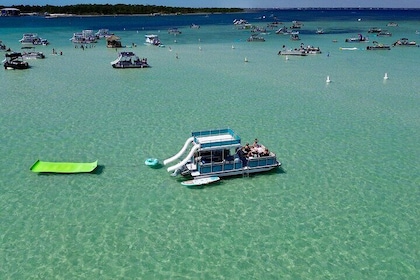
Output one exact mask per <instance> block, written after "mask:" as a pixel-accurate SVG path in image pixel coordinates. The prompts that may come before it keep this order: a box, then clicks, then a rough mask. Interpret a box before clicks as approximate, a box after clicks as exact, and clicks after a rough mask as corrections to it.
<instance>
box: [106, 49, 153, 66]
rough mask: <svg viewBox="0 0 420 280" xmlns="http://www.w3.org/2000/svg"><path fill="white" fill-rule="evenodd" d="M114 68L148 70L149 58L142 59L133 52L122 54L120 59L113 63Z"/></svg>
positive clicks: (119, 56)
mask: <svg viewBox="0 0 420 280" xmlns="http://www.w3.org/2000/svg"><path fill="white" fill-rule="evenodd" d="M111 65H112V67H114V68H120V69H124V68H125V69H127V68H148V67H150V66H149V64H148V63H147V58H142V59H140V58H139V57H138V56H137V55H135V54H134V53H133V52H120V53H119V55H118V58H117V59H116V60H114V61H112V62H111Z"/></svg>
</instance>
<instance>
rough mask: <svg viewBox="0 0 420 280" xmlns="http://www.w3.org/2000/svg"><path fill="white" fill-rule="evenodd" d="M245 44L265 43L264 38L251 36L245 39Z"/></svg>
mask: <svg viewBox="0 0 420 280" xmlns="http://www.w3.org/2000/svg"><path fill="white" fill-rule="evenodd" d="M246 40H247V42H265V39H264V37H262V36H258V35H255V34H253V35H251V36H250V37H249V38H248V39H246Z"/></svg>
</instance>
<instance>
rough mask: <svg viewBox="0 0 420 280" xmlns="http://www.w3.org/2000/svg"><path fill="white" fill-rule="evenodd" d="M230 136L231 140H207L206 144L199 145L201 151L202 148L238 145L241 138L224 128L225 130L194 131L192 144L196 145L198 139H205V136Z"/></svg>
mask: <svg viewBox="0 0 420 280" xmlns="http://www.w3.org/2000/svg"><path fill="white" fill-rule="evenodd" d="M226 134H228V135H230V136H231V137H232V140H219V139H215V140H209V141H206V143H201V147H200V148H201V149H204V148H211V147H217V146H227V145H240V143H241V138H240V137H239V135H237V134H236V133H235V132H234V131H233V130H232V129H230V128H225V129H213V130H204V131H196V132H192V136H193V137H194V142H195V143H198V142H199V141H198V139H197V138H198V137H206V136H217V135H226Z"/></svg>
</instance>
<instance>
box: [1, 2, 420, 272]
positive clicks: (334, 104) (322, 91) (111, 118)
mask: <svg viewBox="0 0 420 280" xmlns="http://www.w3.org/2000/svg"><path fill="white" fill-rule="evenodd" d="M272 14H273V15H275V16H277V18H278V21H281V22H282V23H284V25H287V26H290V25H291V22H292V21H293V20H299V21H302V23H303V24H304V25H303V27H302V29H301V30H300V33H299V36H300V38H301V40H300V41H297V42H294V41H291V40H290V37H289V36H287V35H278V34H276V33H275V31H276V29H275V28H273V29H269V30H267V31H266V32H265V33H266V34H264V35H261V36H263V37H264V38H265V42H247V38H248V37H249V36H250V30H247V29H241V28H238V26H235V25H233V20H234V19H240V18H244V19H246V20H247V21H248V22H249V23H251V24H254V25H257V26H261V27H265V26H266V25H267V24H268V23H270V22H272V21H274V20H273V19H272ZM418 18H419V17H418V11H398V12H395V11H358V10H352V11H340V12H337V11H288V12H285V11H282V12H279V11H274V10H273V11H258V12H255V13H243V14H218V15H208V16H206V15H186V16H184V15H181V16H170V17H138V16H134V17H129V16H124V17H109V16H107V17H100V18H99V20H98V17H78V18H57V19H48V20H47V19H44V18H39V17H20V18H0V23H1V24H0V26H1V27H0V31H1V32H0V34H1V38H0V40H2V41H3V43H4V44H6V46H8V47H10V48H11V49H12V50H18V51H21V49H20V48H21V45H20V43H19V39H20V38H22V34H23V33H28V32H34V33H38V35H39V36H40V37H42V38H47V39H48V40H49V41H50V44H49V45H48V46H36V48H35V50H36V51H42V52H44V54H45V55H46V58H45V59H43V60H41V59H38V60H28V61H29V64H30V66H31V68H30V69H27V70H22V71H18V70H4V71H3V69H2V71H0V81H1V84H2V90H1V91H0V104H1V106H0V115H1V119H2V124H1V126H0V135H1V136H0V137H1V138H0V139H1V143H2V148H1V150H0V151H1V152H0V158H1V159H0V167H1V169H2V170H3V174H2V176H0V186H1V190H2V191H1V192H0V198H1V200H2V204H1V208H0V209H1V211H0V228H1V229H2V233H1V234H0V238H1V243H0V258H1V259H2V260H3V262H2V267H1V268H0V271H1V273H2V274H3V275H5V279H28V278H44V279H49V278H63V279H92V278H101V279H228V278H229V279H249V278H253V279H280V278H281V279H283V278H284V279H299V278H300V279H302V278H309V279H325V278H332V279H343V278H349V279H385V278H392V279H394V278H396V279H417V278H418V277H419V276H420V271H419V270H420V268H419V263H418V251H419V245H418V235H419V225H418V224H419V223H418V217H419V216H420V207H419V199H420V191H419V186H420V179H419V176H418V174H420V170H419V169H420V164H419V163H420V162H419V158H420V148H419V145H418V142H419V139H420V135H419V134H420V121H419V120H420V112H419V110H418V108H419V105H420V96H419V87H418V85H419V83H418V80H419V79H418V78H419V75H418V65H419V63H420V56H419V54H420V48H419V47H404V46H403V47H401V46H396V47H392V48H391V50H380V51H367V50H366V46H368V45H371V43H372V41H374V40H378V41H379V42H380V43H384V44H392V43H394V42H395V41H396V40H398V39H400V38H404V37H406V38H408V39H410V40H415V41H417V43H420V37H419V35H418V34H416V30H420V21H419V20H418ZM358 19H361V20H360V21H359V20H358ZM389 22H397V23H398V26H397V27H388V26H387V24H388V23H389ZM193 23H194V24H199V25H200V28H199V29H193V28H190V25H191V24H193ZM172 27H178V28H179V29H180V30H181V31H182V34H180V35H177V36H174V35H173V34H168V29H169V28H172ZM279 27H281V25H279ZM320 27H321V28H323V29H324V31H325V34H321V35H319V34H316V30H317V29H318V28H320ZM372 27H381V28H383V29H387V30H388V31H391V32H392V33H393V34H392V36H391V37H376V36H375V35H373V34H368V33H367V32H368V30H369V29H370V28H372ZM100 28H109V30H110V31H111V32H113V33H115V35H117V36H119V37H120V38H121V41H122V44H123V45H124V46H127V48H124V49H119V50H115V49H110V48H107V47H106V43H105V40H104V39H102V40H100V41H98V43H96V44H91V45H88V46H87V47H85V48H83V49H82V48H80V46H78V47H77V48H76V47H75V46H74V45H73V44H72V43H71V42H70V41H69V39H70V38H71V36H72V35H73V33H75V32H79V31H81V30H83V29H92V30H94V31H97V30H98V29H100ZM359 33H362V34H363V35H365V36H368V37H369V41H370V42H369V43H346V42H345V39H346V38H350V37H354V36H357V34H359ZM146 34H157V35H159V38H160V39H161V41H162V43H163V44H164V45H165V47H163V48H159V47H153V46H146V45H144V39H145V38H144V36H145V35H146ZM334 41H336V42H334ZM301 43H304V45H313V46H316V47H319V48H320V49H321V50H322V53H321V54H318V55H307V56H305V57H295V56H288V57H287V59H286V57H285V56H281V55H278V52H279V51H280V50H281V49H282V46H283V45H285V46H286V47H287V48H289V47H290V48H298V47H299V46H300V44H301ZM133 46H135V47H133ZM343 48H356V50H343ZM53 49H54V50H55V51H56V52H57V54H54V55H53V53H52V50H53ZM122 50H124V51H133V52H134V53H136V55H138V56H139V57H140V58H143V57H144V58H147V60H148V63H149V64H150V66H151V67H150V68H146V69H113V68H112V67H111V64H110V62H111V61H113V60H115V59H116V58H117V55H118V51H122ZM60 52H61V53H62V55H60ZM3 54H4V52H1V53H0V55H3ZM245 60H247V62H245ZM385 73H386V74H387V76H388V77H389V78H388V79H384V75H385ZM327 76H329V77H330V79H331V82H330V83H326V78H327ZM227 127H229V128H232V129H234V130H235V132H236V133H238V134H239V135H240V136H241V138H242V141H243V143H246V142H250V143H252V141H253V140H254V139H255V138H258V139H259V140H260V141H261V143H263V144H264V145H265V146H267V147H268V148H269V149H270V151H273V152H275V153H276V155H277V157H278V159H279V161H281V163H282V168H279V169H276V170H274V171H272V172H268V173H265V174H258V175H252V176H249V177H241V176H239V177H235V178H226V179H225V178H223V179H222V180H220V181H219V182H217V183H215V184H211V185H208V186H207V187H204V188H198V189H190V188H187V187H185V186H182V185H181V182H182V181H183V180H184V179H183V178H182V177H179V176H178V177H172V176H171V174H170V173H168V172H167V171H166V168H165V167H163V168H160V169H152V168H150V167H148V166H146V165H145V164H144V162H145V160H146V159H147V158H158V159H159V160H160V161H163V160H164V159H166V158H169V157H171V156H173V155H174V154H176V153H177V152H178V151H179V150H180V149H181V147H182V145H183V144H184V142H185V140H186V139H187V138H188V137H190V136H191V132H192V131H199V130H206V129H219V128H227ZM38 159H40V160H45V161H70V162H92V161H95V160H98V164H99V166H100V170H99V172H96V173H93V174H72V175H59V174H48V175H39V174H36V173H33V172H31V171H30V170H29V168H30V167H31V165H32V164H33V163H34V162H35V161H36V160H38Z"/></svg>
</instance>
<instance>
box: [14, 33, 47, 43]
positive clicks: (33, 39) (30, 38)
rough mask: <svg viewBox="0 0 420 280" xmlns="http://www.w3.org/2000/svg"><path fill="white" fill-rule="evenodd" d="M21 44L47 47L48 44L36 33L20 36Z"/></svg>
mask: <svg viewBox="0 0 420 280" xmlns="http://www.w3.org/2000/svg"><path fill="white" fill-rule="evenodd" d="M19 42H20V43H21V44H24V45H44V46H46V45H48V44H49V42H48V40H47V39H42V38H40V37H39V36H38V34H36V33H25V34H23V36H22V39H20V40H19Z"/></svg>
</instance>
